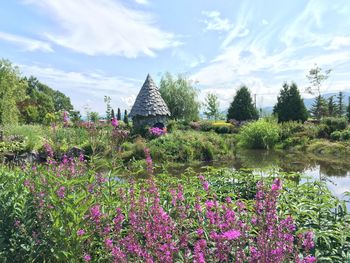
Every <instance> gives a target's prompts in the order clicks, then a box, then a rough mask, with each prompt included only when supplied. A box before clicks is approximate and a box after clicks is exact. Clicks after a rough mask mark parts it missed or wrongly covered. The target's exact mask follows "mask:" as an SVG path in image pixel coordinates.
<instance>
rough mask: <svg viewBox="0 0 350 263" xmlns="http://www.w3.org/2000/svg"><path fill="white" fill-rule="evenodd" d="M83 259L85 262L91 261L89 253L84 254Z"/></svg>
mask: <svg viewBox="0 0 350 263" xmlns="http://www.w3.org/2000/svg"><path fill="white" fill-rule="evenodd" d="M84 261H85V262H89V261H91V256H90V255H89V254H84Z"/></svg>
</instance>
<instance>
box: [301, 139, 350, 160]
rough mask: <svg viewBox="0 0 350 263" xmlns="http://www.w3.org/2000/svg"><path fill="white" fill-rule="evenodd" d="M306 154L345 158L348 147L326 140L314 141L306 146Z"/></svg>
mask: <svg viewBox="0 0 350 263" xmlns="http://www.w3.org/2000/svg"><path fill="white" fill-rule="evenodd" d="M307 150H308V152H312V153H314V154H317V155H321V156H322V155H332V156H337V157H339V156H345V155H347V154H349V153H350V151H349V145H345V144H343V143H339V142H330V141H327V140H315V141H313V142H312V143H311V144H310V145H309V146H308V149H307Z"/></svg>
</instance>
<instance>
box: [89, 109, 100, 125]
mask: <svg viewBox="0 0 350 263" xmlns="http://www.w3.org/2000/svg"><path fill="white" fill-rule="evenodd" d="M89 115H90V120H91V121H92V122H93V123H97V122H98V121H99V119H100V115H99V114H98V112H96V111H92V112H90V114H89Z"/></svg>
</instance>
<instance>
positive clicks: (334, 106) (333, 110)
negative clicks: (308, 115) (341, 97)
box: [328, 96, 337, 117]
mask: <svg viewBox="0 0 350 263" xmlns="http://www.w3.org/2000/svg"><path fill="white" fill-rule="evenodd" d="M336 113H337V104H335V102H334V96H331V97H329V98H328V116H331V117H334V116H335V114H336Z"/></svg>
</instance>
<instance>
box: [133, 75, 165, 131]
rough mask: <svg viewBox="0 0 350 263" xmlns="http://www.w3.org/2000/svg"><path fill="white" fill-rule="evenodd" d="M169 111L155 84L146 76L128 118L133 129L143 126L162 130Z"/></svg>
mask: <svg viewBox="0 0 350 263" xmlns="http://www.w3.org/2000/svg"><path fill="white" fill-rule="evenodd" d="M169 116H170V111H169V109H168V106H167V105H166V103H165V101H164V100H163V98H162V96H161V95H160V92H159V90H158V88H157V87H156V84H155V83H154V81H153V80H152V78H151V76H150V75H149V74H148V75H147V78H146V80H145V83H143V86H142V88H141V90H140V92H139V94H138V95H137V97H136V100H135V103H134V105H133V106H132V108H131V111H130V114H129V117H130V118H132V121H133V125H134V127H135V128H140V127H144V126H150V127H159V128H163V127H164V126H165V124H166V121H167V118H168V117H169Z"/></svg>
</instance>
